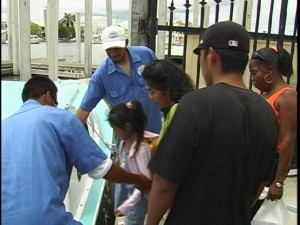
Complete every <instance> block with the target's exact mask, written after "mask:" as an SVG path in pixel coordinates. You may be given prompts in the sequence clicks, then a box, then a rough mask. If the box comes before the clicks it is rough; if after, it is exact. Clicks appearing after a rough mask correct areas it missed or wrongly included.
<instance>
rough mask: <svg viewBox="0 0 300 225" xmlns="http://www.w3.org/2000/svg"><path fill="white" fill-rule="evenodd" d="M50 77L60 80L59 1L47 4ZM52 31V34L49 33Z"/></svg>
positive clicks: (53, 0)
mask: <svg viewBox="0 0 300 225" xmlns="http://www.w3.org/2000/svg"><path fill="white" fill-rule="evenodd" d="M46 29H47V30H48V32H47V35H48V37H47V41H48V62H49V66H48V76H49V78H50V79H52V80H57V79H58V0H48V2H47V28H46ZM50 30H51V32H49V31H50Z"/></svg>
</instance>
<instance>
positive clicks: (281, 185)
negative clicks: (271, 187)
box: [275, 182, 283, 188]
mask: <svg viewBox="0 0 300 225" xmlns="http://www.w3.org/2000/svg"><path fill="white" fill-rule="evenodd" d="M275 185H276V187H278V188H281V187H283V183H280V182H276V183H275Z"/></svg>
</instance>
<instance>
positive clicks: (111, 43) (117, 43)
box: [102, 40, 126, 50]
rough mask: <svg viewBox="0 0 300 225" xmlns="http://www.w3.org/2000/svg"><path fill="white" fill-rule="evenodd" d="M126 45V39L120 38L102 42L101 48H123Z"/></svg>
mask: <svg viewBox="0 0 300 225" xmlns="http://www.w3.org/2000/svg"><path fill="white" fill-rule="evenodd" d="M125 47H126V41H125V40H122V41H109V42H105V43H102V48H103V49H104V50H107V49H109V48H125Z"/></svg>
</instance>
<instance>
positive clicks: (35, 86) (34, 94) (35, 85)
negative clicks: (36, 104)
mask: <svg viewBox="0 0 300 225" xmlns="http://www.w3.org/2000/svg"><path fill="white" fill-rule="evenodd" d="M47 91H50V93H51V95H52V97H53V98H54V100H56V95H57V87H56V85H55V83H54V82H53V81H52V80H51V79H50V78H48V77H45V76H38V75H37V76H34V77H32V78H30V79H29V80H28V81H27V82H26V83H25V85H24V88H23V91H22V100H23V102H25V101H27V100H28V99H34V100H36V99H38V98H39V97H41V96H42V95H43V94H45V93H47Z"/></svg>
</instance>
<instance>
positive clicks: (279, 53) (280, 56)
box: [251, 46, 294, 77]
mask: <svg viewBox="0 0 300 225" xmlns="http://www.w3.org/2000/svg"><path fill="white" fill-rule="evenodd" d="M251 59H256V60H259V61H260V62H261V63H264V64H266V65H268V66H275V67H276V69H277V70H278V71H279V72H280V74H282V76H285V77H290V76H291V75H293V73H294V71H293V59H292V56H291V55H290V54H289V53H288V51H287V50H286V49H284V48H283V47H281V46H277V47H276V48H270V47H265V48H261V49H259V50H257V51H255V52H253V53H252V56H251Z"/></svg>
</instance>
